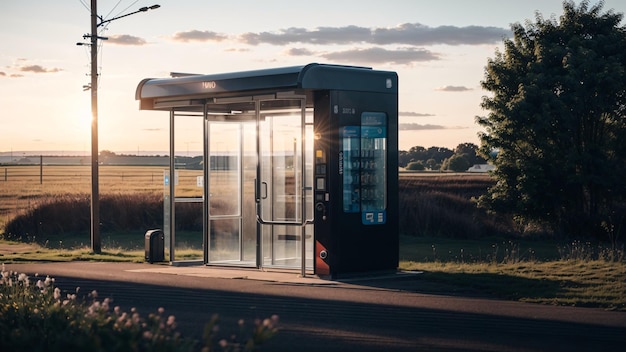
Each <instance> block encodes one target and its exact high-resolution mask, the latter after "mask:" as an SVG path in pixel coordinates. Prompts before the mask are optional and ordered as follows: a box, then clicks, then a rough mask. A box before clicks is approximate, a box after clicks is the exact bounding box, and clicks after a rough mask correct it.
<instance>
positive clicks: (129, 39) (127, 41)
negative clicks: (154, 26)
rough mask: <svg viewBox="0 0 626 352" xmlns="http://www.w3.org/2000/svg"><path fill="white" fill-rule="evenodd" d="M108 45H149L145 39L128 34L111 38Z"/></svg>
mask: <svg viewBox="0 0 626 352" xmlns="http://www.w3.org/2000/svg"><path fill="white" fill-rule="evenodd" d="M107 43H110V44H117V45H138V46H141V45H146V44H147V42H146V40H145V39H143V38H139V37H135V36H132V35H128V34H120V35H112V36H109V40H107Z"/></svg>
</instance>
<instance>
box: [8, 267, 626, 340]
mask: <svg viewBox="0 0 626 352" xmlns="http://www.w3.org/2000/svg"><path fill="white" fill-rule="evenodd" d="M6 269H7V270H12V271H17V272H20V273H27V274H29V275H33V274H35V273H38V274H39V275H43V276H45V275H50V276H51V277H54V278H55V280H56V285H57V286H58V287H60V288H62V289H63V290H67V291H68V292H73V291H75V289H76V287H80V292H90V291H92V290H96V291H98V294H99V297H110V298H112V299H113V302H114V303H113V304H114V305H119V306H120V307H122V308H123V309H125V310H128V309H130V308H131V307H135V308H137V310H138V311H139V313H140V314H141V315H142V316H147V315H148V314H149V313H153V312H156V310H157V309H158V308H159V307H164V308H165V310H166V314H173V315H175V316H176V320H177V321H178V324H179V329H180V331H181V332H183V334H185V335H187V336H193V337H198V338H199V337H200V336H201V334H202V330H203V327H204V324H205V323H206V322H208V321H209V320H210V319H211V316H212V315H213V314H218V315H219V316H220V320H221V323H220V327H221V328H220V329H221V330H220V331H221V332H223V333H229V329H233V330H237V321H238V320H239V319H244V320H245V321H247V322H251V321H253V320H254V319H257V318H260V319H263V318H266V317H270V316H271V315H273V314H277V315H278V316H279V317H280V323H279V328H280V332H279V333H278V335H276V336H275V337H274V338H273V339H271V340H270V341H269V342H268V343H267V344H265V345H263V346H262V350H264V351H300V352H302V351H594V352H595V351H618V350H625V349H626V346H625V343H626V313H624V312H612V311H604V310H600V309H592V308H575V307H558V306H547V305H536V304H527V303H520V302H510V301H501V300H496V299H493V298H489V297H480V296H476V295H472V294H466V293H462V294H459V293H456V294H455V295H451V294H449V293H448V292H445V291H441V290H440V288H438V287H437V286H433V285H432V284H431V283H428V282H426V281H425V280H424V279H423V278H422V277H421V276H420V275H419V274H417V273H415V274H411V273H409V274H395V275H386V276H379V277H372V278H354V279H350V280H342V281H327V280H320V279H318V278H309V277H306V278H299V277H298V276H297V275H296V274H295V273H279V272H261V271H258V270H232V269H216V268H209V267H204V266H199V267H171V266H166V265H155V264H153V265H150V264H129V263H92V262H87V263H85V262H72V263H46V264H7V265H6Z"/></svg>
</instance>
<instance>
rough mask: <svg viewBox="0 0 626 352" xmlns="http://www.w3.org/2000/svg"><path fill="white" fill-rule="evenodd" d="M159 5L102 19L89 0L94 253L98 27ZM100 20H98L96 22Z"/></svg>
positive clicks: (96, 248) (96, 239) (95, 246)
mask: <svg viewBox="0 0 626 352" xmlns="http://www.w3.org/2000/svg"><path fill="white" fill-rule="evenodd" d="M159 7H161V6H160V5H152V6H150V7H142V8H140V9H139V10H137V11H135V12H131V13H128V14H125V15H122V16H117V17H114V18H111V19H108V20H104V19H103V18H101V17H100V16H98V4H97V0H91V34H85V35H83V39H87V38H90V39H91V40H90V42H89V44H87V45H89V46H90V47H91V85H90V86H89V87H87V89H90V90H91V116H92V117H91V230H90V233H91V250H92V251H93V252H94V253H100V252H101V251H102V240H101V237H100V194H99V193H100V190H99V181H98V172H99V171H98V167H99V160H98V39H101V40H107V39H108V38H106V37H99V36H98V27H100V26H102V25H103V24H105V23H109V22H112V21H115V20H117V19H120V18H122V17H126V16H130V15H133V14H136V13H139V12H146V11H148V10H155V9H158V8H159ZM98 21H100V22H98ZM76 45H85V43H76Z"/></svg>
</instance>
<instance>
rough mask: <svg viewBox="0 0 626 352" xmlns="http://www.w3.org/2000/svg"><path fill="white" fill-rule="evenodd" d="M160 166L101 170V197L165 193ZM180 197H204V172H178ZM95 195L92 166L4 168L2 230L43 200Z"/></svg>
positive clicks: (0, 179) (0, 201)
mask: <svg viewBox="0 0 626 352" xmlns="http://www.w3.org/2000/svg"><path fill="white" fill-rule="evenodd" d="M165 172H167V169H166V168H163V167H160V166H108V165H102V166H100V168H99V193H100V194H131V193H156V194H163V192H164V173H165ZM178 173H179V175H178V185H177V188H176V194H177V195H181V196H183V195H184V196H189V197H193V196H201V195H202V189H201V188H199V187H198V186H197V177H198V176H201V175H202V171H200V170H178ZM68 194H71V195H75V194H85V195H89V194H91V167H90V166H78V165H77V166H73V165H72V166H45V165H44V166H43V167H41V168H40V166H39V165H28V166H2V167H0V228H2V227H3V226H4V225H5V224H6V223H7V222H8V221H9V220H10V219H11V218H12V217H14V216H16V215H18V214H20V213H22V212H24V211H25V210H28V209H31V208H32V207H35V206H36V205H37V204H39V203H40V202H41V201H43V200H48V199H50V198H51V197H55V196H60V195H68Z"/></svg>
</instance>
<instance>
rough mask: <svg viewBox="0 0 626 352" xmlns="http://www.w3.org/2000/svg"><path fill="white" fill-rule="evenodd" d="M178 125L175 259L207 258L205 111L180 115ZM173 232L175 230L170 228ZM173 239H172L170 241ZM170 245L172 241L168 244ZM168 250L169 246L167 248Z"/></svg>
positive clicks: (176, 123)
mask: <svg viewBox="0 0 626 352" xmlns="http://www.w3.org/2000/svg"><path fill="white" fill-rule="evenodd" d="M175 125H176V126H175V128H174V141H175V145H174V179H173V180H168V182H174V194H173V195H172V196H173V197H174V207H175V209H174V216H175V218H174V224H173V225H172V224H170V227H171V226H174V229H173V231H172V232H173V233H174V236H173V238H174V258H171V261H181V260H199V259H202V258H203V254H204V251H203V248H202V246H203V237H204V236H203V226H202V224H203V211H202V209H203V207H202V202H203V200H202V198H203V193H204V189H203V167H202V165H203V152H202V149H203V148H202V146H203V138H204V136H203V127H204V119H203V118H202V115H201V114H176V115H175ZM170 231H171V230H170ZM167 242H169V241H167ZM166 247H169V243H167V244H166ZM166 251H167V249H166Z"/></svg>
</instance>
